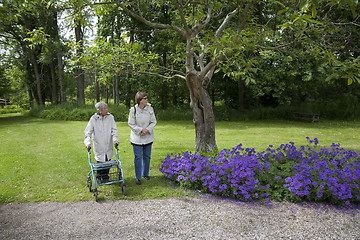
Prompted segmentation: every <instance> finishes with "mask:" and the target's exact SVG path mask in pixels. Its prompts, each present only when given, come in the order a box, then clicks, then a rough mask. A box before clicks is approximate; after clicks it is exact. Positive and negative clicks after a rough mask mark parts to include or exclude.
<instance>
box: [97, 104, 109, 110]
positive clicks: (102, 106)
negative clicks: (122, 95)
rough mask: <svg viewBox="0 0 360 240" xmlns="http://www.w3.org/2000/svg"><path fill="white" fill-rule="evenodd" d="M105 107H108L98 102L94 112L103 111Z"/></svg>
mask: <svg viewBox="0 0 360 240" xmlns="http://www.w3.org/2000/svg"><path fill="white" fill-rule="evenodd" d="M107 106H108V105H107V104H106V103H104V102H98V103H96V104H95V108H96V110H98V111H101V110H103V109H104V108H106V107H107Z"/></svg>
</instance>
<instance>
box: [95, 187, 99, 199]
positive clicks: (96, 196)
mask: <svg viewBox="0 0 360 240" xmlns="http://www.w3.org/2000/svg"><path fill="white" fill-rule="evenodd" d="M94 196H95V201H96V202H98V201H99V199H98V191H97V189H96V188H95V189H94Z"/></svg>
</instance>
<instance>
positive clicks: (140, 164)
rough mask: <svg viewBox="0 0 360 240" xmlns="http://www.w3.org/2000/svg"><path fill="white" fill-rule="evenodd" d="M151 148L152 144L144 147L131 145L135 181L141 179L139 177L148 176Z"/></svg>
mask: <svg viewBox="0 0 360 240" xmlns="http://www.w3.org/2000/svg"><path fill="white" fill-rule="evenodd" d="M151 146H152V143H149V144H146V145H136V144H133V150H134V155H135V158H134V165H135V176H136V178H137V179H141V176H144V177H148V176H149V169H150V157H151Z"/></svg>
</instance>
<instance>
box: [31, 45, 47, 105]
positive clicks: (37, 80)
mask: <svg viewBox="0 0 360 240" xmlns="http://www.w3.org/2000/svg"><path fill="white" fill-rule="evenodd" d="M29 53H30V59H31V64H32V65H33V68H34V73H35V83H36V93H37V103H38V104H39V106H41V107H42V106H44V102H43V99H42V92H41V77H40V74H39V68H38V64H37V61H36V58H35V54H34V51H33V50H29Z"/></svg>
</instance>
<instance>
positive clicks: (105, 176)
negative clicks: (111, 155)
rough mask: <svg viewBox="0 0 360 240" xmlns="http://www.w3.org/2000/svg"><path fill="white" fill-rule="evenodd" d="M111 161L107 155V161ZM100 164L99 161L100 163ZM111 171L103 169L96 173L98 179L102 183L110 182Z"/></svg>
mask: <svg viewBox="0 0 360 240" xmlns="http://www.w3.org/2000/svg"><path fill="white" fill-rule="evenodd" d="M110 160H111V159H108V158H107V155H105V161H110ZM98 162H99V161H98ZM109 170H110V169H102V170H97V171H96V179H98V180H99V181H102V182H108V181H109Z"/></svg>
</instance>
